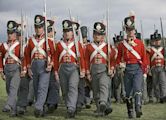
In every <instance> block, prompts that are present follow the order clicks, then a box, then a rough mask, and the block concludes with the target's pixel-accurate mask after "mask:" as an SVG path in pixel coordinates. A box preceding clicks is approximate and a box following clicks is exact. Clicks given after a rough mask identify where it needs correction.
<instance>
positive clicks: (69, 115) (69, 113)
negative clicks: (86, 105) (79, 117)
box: [66, 110, 75, 118]
mask: <svg viewBox="0 0 166 120" xmlns="http://www.w3.org/2000/svg"><path fill="white" fill-rule="evenodd" d="M66 118H75V112H74V111H71V110H68V111H67V116H66Z"/></svg>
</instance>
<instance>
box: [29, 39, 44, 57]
mask: <svg viewBox="0 0 166 120" xmlns="http://www.w3.org/2000/svg"><path fill="white" fill-rule="evenodd" d="M32 42H33V44H34V46H35V47H34V48H33V50H32V52H31V58H32V57H33V55H34V54H35V52H36V51H38V52H39V53H40V54H42V55H43V56H45V57H46V52H45V50H44V49H43V48H41V45H43V44H44V42H45V39H44V38H43V39H42V40H40V41H39V42H37V41H36V39H35V38H32Z"/></svg>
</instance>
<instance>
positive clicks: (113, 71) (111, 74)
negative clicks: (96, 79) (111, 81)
mask: <svg viewBox="0 0 166 120" xmlns="http://www.w3.org/2000/svg"><path fill="white" fill-rule="evenodd" d="M108 75H109V76H110V78H113V77H114V75H115V69H114V67H111V69H110V70H109V72H108Z"/></svg>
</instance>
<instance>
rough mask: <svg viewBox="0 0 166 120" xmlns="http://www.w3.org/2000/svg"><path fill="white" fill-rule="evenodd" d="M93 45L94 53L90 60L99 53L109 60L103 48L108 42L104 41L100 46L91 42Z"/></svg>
mask: <svg viewBox="0 0 166 120" xmlns="http://www.w3.org/2000/svg"><path fill="white" fill-rule="evenodd" d="M91 45H92V47H93V48H94V51H93V53H92V54H91V56H90V62H91V61H92V60H93V58H94V57H95V56H96V54H97V53H100V55H101V56H102V57H103V58H104V59H105V60H107V55H106V54H105V52H103V51H102V48H103V47H104V46H105V45H106V43H105V42H104V43H102V44H101V45H100V46H97V45H96V44H95V43H91Z"/></svg>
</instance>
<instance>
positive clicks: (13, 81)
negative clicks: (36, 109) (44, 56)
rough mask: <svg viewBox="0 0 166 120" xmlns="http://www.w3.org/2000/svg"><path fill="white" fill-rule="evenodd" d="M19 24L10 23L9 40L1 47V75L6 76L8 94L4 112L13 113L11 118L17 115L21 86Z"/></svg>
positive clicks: (8, 25) (8, 28)
mask: <svg viewBox="0 0 166 120" xmlns="http://www.w3.org/2000/svg"><path fill="white" fill-rule="evenodd" d="M16 29H17V23H16V22H15V21H12V20H11V21H8V23H7V34H8V40H7V42H4V43H3V44H2V46H1V59H0V73H1V75H2V74H4V75H5V81H6V90H7V94H8V98H7V102H6V105H5V106H4V108H3V110H2V111H3V112H9V111H11V116H16V115H17V110H16V101H17V92H18V88H19V85H20V66H21V60H20V43H19V41H18V40H17V35H16Z"/></svg>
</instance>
